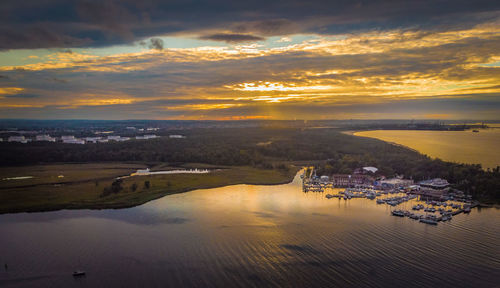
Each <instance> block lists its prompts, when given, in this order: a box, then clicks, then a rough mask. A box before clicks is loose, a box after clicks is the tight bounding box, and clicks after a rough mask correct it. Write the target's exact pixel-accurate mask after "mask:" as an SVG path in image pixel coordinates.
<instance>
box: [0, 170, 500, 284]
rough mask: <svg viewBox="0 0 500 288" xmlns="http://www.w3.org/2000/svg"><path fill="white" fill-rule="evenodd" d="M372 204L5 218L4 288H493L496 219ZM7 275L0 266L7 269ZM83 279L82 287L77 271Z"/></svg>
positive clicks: (182, 203) (234, 192)
mask: <svg viewBox="0 0 500 288" xmlns="http://www.w3.org/2000/svg"><path fill="white" fill-rule="evenodd" d="M389 211H390V208H389V206H387V205H377V204H375V201H373V200H367V199H352V200H349V201H344V200H339V199H326V198H325V197H324V194H321V193H307V194H304V193H302V191H301V185H300V178H299V177H296V178H295V179H294V181H293V182H292V183H290V184H286V185H276V186H253V185H236V186H228V187H222V188H217V189H206V190H197V191H192V192H189V193H184V194H177V195H171V196H168V197H164V198H161V199H158V200H156V201H152V202H149V203H147V204H145V205H142V206H139V207H135V208H131V209H121V210H79V211H59V212H48V213H31V214H28V213H24V214H11V215H1V216H0V232H1V235H2V237H1V238H0V255H1V256H0V261H3V262H6V263H8V264H9V270H8V271H3V272H0V286H6V287H23V286H24V287H30V286H58V287H71V286H82V287H110V286H111V287H113V286H120V287H137V286H153V287H154V286H159V287H165V286H176V287H178V286H197V287H199V286H207V287H221V286H224V287H225V286H230V287H234V286H280V287H282V286H308V287H325V286H342V287H349V286H352V287H354V286H355V287H391V286H392V287H400V286H413V287H422V286H424V287H427V286H436V285H437V286H443V285H444V286H454V287H488V286H489V287H493V286H495V285H497V283H499V281H500V272H499V271H500V259H499V256H498V255H500V248H499V245H498V239H499V238H500V225H499V224H500V213H499V211H498V210H494V209H483V210H482V211H481V213H478V212H477V210H476V209H475V210H473V211H472V213H471V214H470V215H463V214H462V215H458V216H456V217H454V218H453V220H452V221H451V222H447V223H440V224H439V225H438V226H429V225H424V224H421V223H418V222H417V221H414V220H411V219H407V218H399V217H392V216H390V213H389ZM0 264H1V263H0ZM76 269H85V270H86V271H87V277H85V279H81V280H78V281H75V279H73V277H72V276H71V272H72V271H73V270H76Z"/></svg>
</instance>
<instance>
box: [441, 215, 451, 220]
mask: <svg viewBox="0 0 500 288" xmlns="http://www.w3.org/2000/svg"><path fill="white" fill-rule="evenodd" d="M449 220H451V215H448V214H445V215H443V217H441V221H449Z"/></svg>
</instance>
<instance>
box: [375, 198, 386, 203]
mask: <svg viewBox="0 0 500 288" xmlns="http://www.w3.org/2000/svg"><path fill="white" fill-rule="evenodd" d="M384 203H385V201H384V200H382V199H377V204H384Z"/></svg>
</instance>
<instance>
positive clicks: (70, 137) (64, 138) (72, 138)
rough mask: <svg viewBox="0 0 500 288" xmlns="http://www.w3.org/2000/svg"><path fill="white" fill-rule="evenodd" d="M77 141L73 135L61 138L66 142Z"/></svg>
mask: <svg viewBox="0 0 500 288" xmlns="http://www.w3.org/2000/svg"><path fill="white" fill-rule="evenodd" d="M74 139H75V136H73V135H65V136H61V140H62V141H63V142H64V141H65V140H74Z"/></svg>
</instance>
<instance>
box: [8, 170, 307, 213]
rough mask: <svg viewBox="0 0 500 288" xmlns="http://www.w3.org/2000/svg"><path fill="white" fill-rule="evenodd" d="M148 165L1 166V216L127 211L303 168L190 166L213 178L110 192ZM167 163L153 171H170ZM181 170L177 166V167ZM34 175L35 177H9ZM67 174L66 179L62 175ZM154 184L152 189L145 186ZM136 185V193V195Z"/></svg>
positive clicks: (280, 178) (140, 181) (288, 175)
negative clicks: (117, 181)
mask: <svg viewBox="0 0 500 288" xmlns="http://www.w3.org/2000/svg"><path fill="white" fill-rule="evenodd" d="M145 167H146V165H144V164H127V163H106V164H101V163H97V164H60V165H43V166H28V167H2V168H0V175H1V177H0V178H1V179H0V214H2V213H15V212H36V211H51V210H60V209H106V208H125V207H132V206H137V205H140V204H143V203H145V202H148V201H150V200H153V199H157V198H160V197H162V196H165V195H169V194H174V193H181V192H186V191H190V190H194V189H203V188H215V187H220V186H226V185H233V184H281V183H286V182H289V181H291V180H292V179H293V176H294V175H295V174H296V172H297V171H298V169H299V168H298V167H296V166H290V167H289V169H256V168H251V167H246V166H231V167H220V166H210V165H201V164H200V165H198V164H186V165H184V166H183V168H212V169H214V170H213V172H211V173H208V174H167V175H154V176H134V177H128V178H124V179H123V180H122V181H123V182H122V183H121V185H120V186H121V189H120V191H119V192H118V193H109V195H107V194H106V193H104V191H106V190H108V191H109V190H110V187H111V184H112V183H113V181H115V178H116V177H119V176H126V175H130V173H132V172H135V171H136V170H137V169H141V168H145ZM174 168H176V167H170V166H168V165H166V164H159V165H156V166H153V167H152V170H160V169H161V170H168V169H174ZM177 168H178V167H177ZM20 176H33V178H30V179H21V180H3V179H4V178H11V177H20ZM60 176H64V177H60ZM146 181H149V183H150V185H149V188H147V187H145V182H146ZM134 184H135V185H134ZM133 185H134V186H136V187H137V188H136V190H135V191H133V190H134V189H133Z"/></svg>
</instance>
